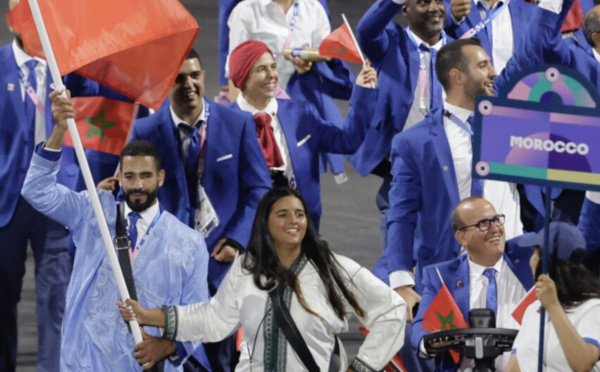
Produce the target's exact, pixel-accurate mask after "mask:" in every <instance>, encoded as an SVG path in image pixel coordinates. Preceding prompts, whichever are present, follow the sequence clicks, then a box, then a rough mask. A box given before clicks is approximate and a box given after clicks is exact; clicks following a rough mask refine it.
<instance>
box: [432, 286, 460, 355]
mask: <svg viewBox="0 0 600 372" xmlns="http://www.w3.org/2000/svg"><path fill="white" fill-rule="evenodd" d="M422 328H423V329H424V330H426V331H429V332H437V331H447V330H450V329H457V328H469V323H467V321H466V320H465V317H464V316H463V314H462V312H461V311H460V308H459V307H458V305H457V304H456V301H454V298H453V297H452V295H451V294H450V291H449V290H448V287H446V284H445V283H442V288H440V290H439V292H438V293H437V295H436V296H435V298H434V299H433V301H432V302H431V304H430V305H429V308H427V311H425V314H423V326H422ZM450 355H452V359H454V362H455V363H458V362H459V360H460V354H459V353H457V352H455V351H450Z"/></svg>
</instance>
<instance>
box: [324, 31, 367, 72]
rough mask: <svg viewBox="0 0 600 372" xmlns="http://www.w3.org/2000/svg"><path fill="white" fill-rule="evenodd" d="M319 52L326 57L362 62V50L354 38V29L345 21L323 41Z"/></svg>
mask: <svg viewBox="0 0 600 372" xmlns="http://www.w3.org/2000/svg"><path fill="white" fill-rule="evenodd" d="M319 54H320V55H322V56H325V57H332V58H339V59H343V60H346V61H350V62H357V63H362V58H361V56H360V51H359V50H358V48H357V46H356V44H355V43H354V40H353V39H352V30H350V29H349V28H348V25H347V24H346V23H345V22H344V24H342V25H341V26H340V27H338V28H336V29H335V30H334V31H333V32H332V33H330V34H329V36H327V37H326V38H325V39H324V40H323V41H322V42H321V46H320V47H319Z"/></svg>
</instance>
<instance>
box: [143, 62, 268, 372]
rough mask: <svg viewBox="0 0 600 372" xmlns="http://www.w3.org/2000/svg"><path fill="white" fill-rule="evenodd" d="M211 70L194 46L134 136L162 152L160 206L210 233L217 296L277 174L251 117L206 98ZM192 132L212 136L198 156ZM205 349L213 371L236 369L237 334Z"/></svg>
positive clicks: (212, 279) (211, 280) (210, 274)
mask: <svg viewBox="0 0 600 372" xmlns="http://www.w3.org/2000/svg"><path fill="white" fill-rule="evenodd" d="M204 75H205V71H204V70H202V66H201V62H200V57H199V56H198V54H197V53H196V52H195V51H194V50H192V51H191V52H190V54H189V55H188V56H187V58H186V60H185V61H184V63H183V65H182V67H181V69H180V71H179V75H178V76H177V78H176V80H175V83H174V84H173V87H172V88H171V91H170V93H169V99H168V100H166V101H165V103H164V104H163V105H162V107H161V108H160V109H159V110H158V112H156V113H155V114H154V115H151V116H149V117H147V118H144V119H141V120H138V121H137V122H136V123H135V125H134V128H133V132H132V140H133V139H144V140H147V141H150V142H152V143H153V144H154V145H155V146H156V147H157V148H158V149H159V151H160V153H161V154H162V163H163V167H164V169H165V171H166V176H165V182H164V185H163V187H162V188H161V189H160V190H159V195H158V197H159V199H160V202H161V206H163V207H164V208H165V209H166V210H167V211H169V212H171V213H172V214H174V215H175V216H176V217H177V218H178V219H179V220H180V221H182V222H184V223H186V224H189V226H191V227H193V228H196V229H197V230H200V231H202V230H204V235H205V236H204V238H205V241H206V246H207V248H208V250H209V253H210V254H211V258H210V260H209V264H208V279H209V285H210V289H211V292H212V293H213V294H214V293H215V292H216V288H218V287H219V285H220V284H221V281H222V280H223V278H224V277H225V274H226V273H227V271H228V270H229V267H230V266H231V262H233V260H234V258H235V256H236V254H237V252H238V251H239V250H242V249H243V248H244V247H245V246H246V244H247V243H248V239H249V238H250V231H251V228H252V223H253V221H254V215H255V213H256V207H257V206H258V202H259V201H260V199H261V198H262V196H263V195H264V194H265V193H266V192H267V191H268V190H269V189H270V188H271V179H270V177H269V170H268V169H267V166H266V164H265V160H264V158H263V156H262V153H261V150H260V147H259V145H258V142H257V141H256V128H255V126H254V121H253V120H252V117H251V116H250V115H248V114H245V113H241V112H238V111H234V110H231V109H228V108H226V107H224V106H222V105H219V104H216V103H214V102H211V101H209V100H207V99H206V98H203V93H204ZM182 126H183V127H182ZM194 127H195V128H196V129H195V131H194ZM204 128H205V129H206V130H205V132H204ZM188 130H189V131H191V133H192V136H195V137H196V140H199V141H202V140H203V139H204V140H205V142H204V144H202V143H200V148H199V152H198V155H196V156H195V158H193V159H188V154H190V153H192V143H191V142H192V138H191V136H190V134H189V132H188ZM188 161H191V164H192V171H193V174H191V173H190V172H189V168H187V166H188V165H189V164H190V162H188ZM186 168H187V169H186ZM198 200H199V201H201V203H200V202H198ZM207 201H208V202H207ZM207 205H209V206H207ZM215 216H216V217H215ZM206 221H208V223H209V225H210V226H209V227H208V228H207V225H206ZM215 225H216V226H215ZM210 229H212V231H209V230H210ZM205 346H206V348H207V355H208V356H209V359H210V361H211V365H212V366H213V368H217V369H219V368H223V369H224V370H226V371H227V370H229V369H228V368H229V364H230V363H231V360H232V359H231V358H232V357H231V352H233V350H234V348H233V346H234V342H233V339H228V341H227V342H224V343H217V344H210V345H208V344H207V345H205ZM219 370H220V369H219Z"/></svg>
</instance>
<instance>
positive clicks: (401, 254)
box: [387, 39, 522, 317]
mask: <svg viewBox="0 0 600 372" xmlns="http://www.w3.org/2000/svg"><path fill="white" fill-rule="evenodd" d="M436 70H437V76H438V78H439V79H440V82H441V83H442V85H443V86H444V89H445V91H446V93H447V98H446V101H445V102H444V109H434V110H432V111H431V112H430V113H429V114H428V116H427V117H426V119H425V120H424V121H422V122H421V123H419V124H417V125H415V126H414V127H412V128H410V129H409V130H407V131H404V132H402V133H399V134H398V135H396V136H395V137H394V139H393V142H392V175H393V177H394V178H393V181H392V184H391V190H390V194H389V197H390V211H389V212H388V222H387V227H388V248H387V249H388V251H389V252H387V269H388V273H389V275H390V285H391V286H392V288H395V289H396V290H397V291H398V292H399V293H400V294H401V295H402V297H403V298H404V299H405V301H406V302H407V304H408V306H409V310H410V311H412V307H413V306H414V304H415V303H416V302H418V301H419V298H420V297H419V295H418V293H420V292H421V289H422V285H421V281H420V278H421V269H422V268H423V267H425V266H427V265H430V264H433V263H437V262H442V261H446V260H449V259H451V258H454V257H457V256H458V255H459V253H460V246H459V244H458V243H457V242H455V241H454V238H453V235H454V234H453V232H452V229H451V228H450V226H449V225H448V224H447V223H446V221H448V219H449V218H450V213H451V211H452V209H453V208H454V207H455V206H456V205H457V204H458V203H459V202H460V200H461V199H464V198H465V197H468V196H472V195H479V196H481V195H482V194H483V195H484V196H486V198H488V199H489V200H490V201H491V202H492V203H494V204H496V205H497V206H498V208H499V209H500V208H501V209H502V210H503V212H504V213H505V214H506V215H507V226H506V228H507V235H508V236H509V237H511V238H512V237H514V236H518V235H521V234H522V225H521V222H520V209H519V200H518V193H517V190H516V186H515V185H514V184H508V183H504V182H495V181H486V183H485V193H484V185H483V182H481V180H474V179H473V178H472V177H471V161H472V145H471V132H470V124H469V120H470V118H471V117H472V115H473V111H474V108H475V97H476V96H477V95H493V84H494V79H495V77H496V73H495V71H494V69H493V67H492V66H491V62H490V59H489V57H488V56H487V53H485V51H484V50H483V48H481V46H480V44H479V42H478V41H477V40H476V39H465V40H456V41H453V42H451V43H448V44H446V45H445V46H444V47H442V49H441V50H440V52H439V54H438V58H437V62H436ZM488 194H489V195H488ZM416 234H420V235H421V238H420V241H419V245H418V247H417V254H416V260H415V259H414V255H413V244H414V241H415V238H414V237H415V235H416ZM415 261H416V262H415ZM415 266H416V271H415V279H414V281H413V278H412V270H413V267H415ZM415 284H416V288H415V289H416V291H415V290H414V289H412V287H411V286H412V285H415ZM410 311H409V312H410ZM409 317H410V314H409Z"/></svg>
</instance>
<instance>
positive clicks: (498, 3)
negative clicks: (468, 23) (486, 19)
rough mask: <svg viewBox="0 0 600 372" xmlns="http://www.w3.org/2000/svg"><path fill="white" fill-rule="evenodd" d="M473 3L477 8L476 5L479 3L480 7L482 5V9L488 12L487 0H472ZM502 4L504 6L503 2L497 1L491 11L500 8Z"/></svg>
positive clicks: (488, 4)
mask: <svg viewBox="0 0 600 372" xmlns="http://www.w3.org/2000/svg"><path fill="white" fill-rule="evenodd" d="M473 2H474V3H475V6H477V4H479V3H481V5H483V7H484V8H485V9H487V10H490V9H489V6H490V3H489V1H488V0H473ZM502 4H504V1H502V0H498V1H496V2H495V3H494V7H493V8H492V9H495V8H498V7H500V6H502Z"/></svg>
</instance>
